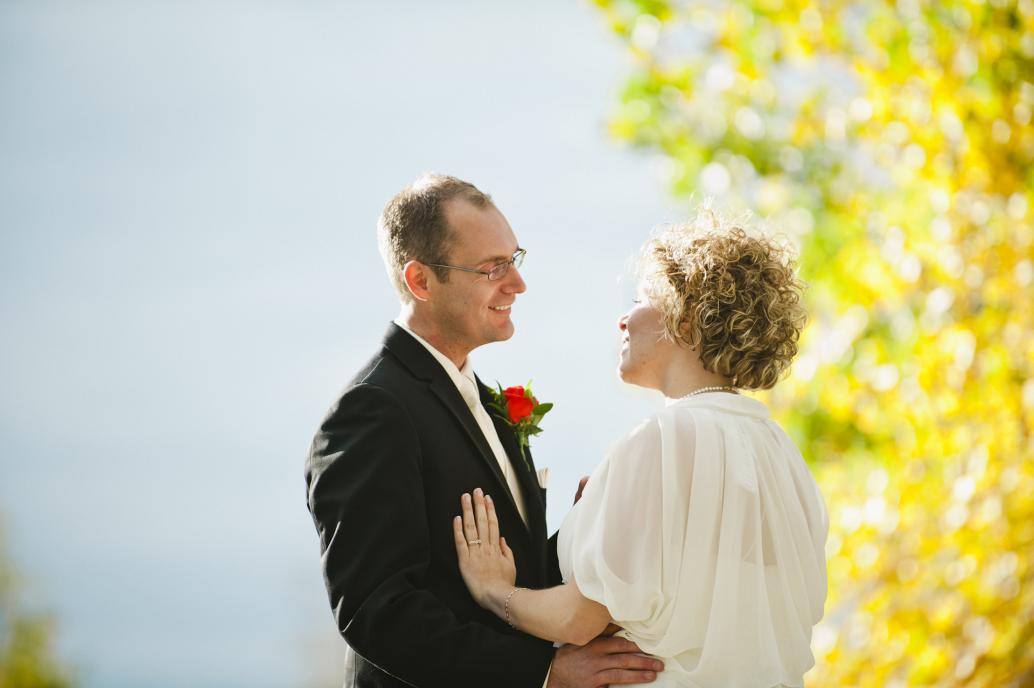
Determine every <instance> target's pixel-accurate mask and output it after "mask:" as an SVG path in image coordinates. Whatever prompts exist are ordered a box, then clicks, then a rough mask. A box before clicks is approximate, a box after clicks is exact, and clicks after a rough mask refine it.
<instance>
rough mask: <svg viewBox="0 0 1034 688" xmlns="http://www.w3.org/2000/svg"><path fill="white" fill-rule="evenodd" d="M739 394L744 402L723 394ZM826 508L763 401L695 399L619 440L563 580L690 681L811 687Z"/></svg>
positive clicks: (578, 508) (570, 549)
mask: <svg viewBox="0 0 1034 688" xmlns="http://www.w3.org/2000/svg"><path fill="white" fill-rule="evenodd" d="M724 396H728V397H734V396H735V395H724ZM827 529H828V518H827V515H826V510H825V505H824V503H823V501H822V498H821V495H820V494H819V492H818V488H817V486H816V485H815V483H814V480H813V479H812V477H811V474H810V472H809V471H808V469H807V466H806V464H805V463H804V461H803V459H802V458H801V456H800V453H799V452H798V451H797V449H796V447H795V446H794V445H793V442H792V441H790V439H789V438H788V437H787V436H786V435H785V433H783V432H782V430H781V429H780V428H779V426H778V425H777V424H776V423H775V422H774V421H772V420H771V419H770V418H769V417H768V414H767V408H765V406H764V405H763V404H761V403H760V402H758V401H756V400H753V399H746V398H743V399H732V400H727V399H723V400H720V403H719V402H715V401H714V400H708V401H706V402H705V401H704V400H694V403H678V404H675V405H672V406H669V407H668V408H666V409H665V410H664V411H662V412H660V413H659V414H657V415H655V416H653V417H651V418H648V419H647V420H646V421H644V422H643V423H641V424H640V425H639V426H637V427H636V428H635V429H634V430H633V431H632V432H631V433H629V434H628V435H627V436H626V437H625V438H623V439H622V440H621V441H619V442H618V443H617V444H616V445H615V446H614V447H613V448H612V449H611V451H610V452H608V454H607V456H606V457H605V459H604V460H603V462H602V463H601V464H600V465H599V466H598V467H597V469H596V470H595V471H594V473H593V474H592V475H591V477H590V479H589V483H588V485H587V486H586V489H585V491H584V493H583V496H582V499H581V500H580V501H579V502H578V504H577V505H575V507H574V508H573V509H572V510H571V512H570V513H569V514H568V516H567V517H566V518H565V520H564V523H563V525H562V526H561V529H560V535H559V541H558V553H559V555H560V564H561V570H562V572H563V574H564V577H565V580H568V581H572V580H573V581H575V582H576V583H577V585H578V588H579V589H580V590H581V592H582V594H583V595H584V596H585V597H587V598H589V599H593V600H595V601H597V602H599V603H600V604H603V605H604V606H606V607H607V609H608V611H610V613H611V617H612V618H613V619H614V621H615V623H617V624H618V625H619V626H621V627H622V628H623V629H624V632H623V634H624V635H626V636H627V637H628V638H630V639H631V640H633V641H635V642H636V643H638V644H639V646H640V647H641V648H642V649H643V651H645V652H648V653H650V654H653V655H656V656H659V657H663V658H671V659H673V660H674V664H673V663H672V662H666V666H668V667H669V668H668V669H666V671H665V673H666V674H667V673H669V670H672V669H673V670H674V672H675V673H674V674H672V678H674V677H675V674H678V675H680V676H682V677H683V678H684V683H680V684H679V685H687V686H722V687H723V688H725V687H735V686H744V687H745V688H746V687H748V686H749V687H752V688H758V687H759V686H760V687H768V686H776V685H787V686H795V685H797V686H799V685H801V684H802V683H801V681H802V677H803V675H804V673H805V672H806V671H807V670H808V669H809V668H810V667H811V666H812V665H813V664H814V659H813V656H812V654H811V650H810V640H811V629H812V626H813V625H814V624H815V623H817V622H818V620H819V619H820V618H821V616H822V612H823V605H824V601H825V595H826V569H825V556H824V546H825V538H826V531H827Z"/></svg>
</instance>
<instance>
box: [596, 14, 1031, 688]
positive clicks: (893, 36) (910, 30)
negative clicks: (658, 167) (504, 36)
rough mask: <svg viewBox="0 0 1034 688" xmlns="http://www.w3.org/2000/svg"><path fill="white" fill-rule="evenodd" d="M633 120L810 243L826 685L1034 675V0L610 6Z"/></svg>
mask: <svg viewBox="0 0 1034 688" xmlns="http://www.w3.org/2000/svg"><path fill="white" fill-rule="evenodd" d="M596 5H597V6H598V7H599V9H600V11H601V13H602V14H603V16H605V18H606V20H607V22H608V24H609V26H610V27H611V28H612V30H613V31H614V32H615V33H616V34H617V35H618V36H619V37H620V38H621V39H622V40H623V42H624V44H625V45H627V47H628V50H629V52H630V54H631V55H632V56H633V58H634V59H635V65H636V67H635V70H634V72H633V73H632V74H631V75H630V76H629V77H628V79H627V82H626V84H625V87H624V91H623V94H622V97H621V101H620V103H618V104H617V105H616V107H615V111H614V113H613V115H612V117H611V119H610V130H611V132H612V134H613V135H614V136H616V137H618V138H619V139H621V140H624V141H626V142H628V143H630V144H631V145H634V146H637V147H641V148H643V149H645V150H648V151H651V152H653V153H654V154H656V155H659V156H660V157H661V158H662V160H663V162H664V165H663V167H664V169H665V170H666V175H667V182H668V184H669V185H670V188H671V190H672V192H673V193H674V194H676V195H677V196H682V197H692V198H694V199H695V200H702V199H704V198H707V197H712V198H714V199H715V203H716V205H719V206H726V207H729V208H732V209H748V210H750V211H753V213H754V214H755V216H756V217H757V218H760V219H761V220H763V221H764V223H765V224H768V225H770V226H771V227H772V228H773V229H775V230H778V231H781V232H783V233H785V234H787V235H788V236H789V237H790V239H791V240H792V241H794V242H795V243H797V244H798V246H799V247H800V250H801V258H802V275H803V277H804V278H805V280H806V281H807V282H808V284H809V292H808V300H809V310H810V313H811V322H810V324H809V326H808V329H807V330H806V332H805V333H804V336H803V338H802V349H801V354H800V356H799V357H798V360H797V361H796V363H795V365H794V368H793V370H792V372H791V374H790V376H789V378H788V379H787V380H786V381H785V382H783V383H781V384H780V385H778V386H777V387H776V388H775V390H773V391H772V392H771V393H770V394H769V399H768V400H769V401H770V403H771V404H772V405H773V406H774V407H775V408H776V409H777V410H778V413H779V414H780V417H781V419H782V420H783V421H784V422H785V424H786V426H787V427H788V428H790V429H791V431H792V433H793V434H794V436H795V439H797V440H798V442H799V443H800V446H801V448H802V451H803V452H804V454H805V455H806V457H807V458H808V459H809V460H810V461H811V463H812V467H813V470H814V471H815V474H816V477H817V479H818V481H819V484H820V486H821V488H822V491H823V494H824V496H825V498H826V500H827V503H828V504H829V507H830V516H831V531H830V537H829V542H828V548H827V553H828V559H829V575H830V596H829V599H828V602H827V606H826V616H825V618H824V620H823V622H822V623H821V624H820V625H819V626H818V627H817V628H816V631H815V635H814V638H813V643H812V644H813V648H814V651H815V655H816V660H817V664H816V666H815V668H814V669H813V670H812V671H811V672H809V674H808V676H807V677H806V679H807V682H808V685H809V686H816V687H817V686H823V687H825V686H830V687H832V686H838V687H840V686H871V687H873V688H894V687H903V686H944V687H948V686H967V687H970V686H972V687H976V686H989V687H990V686H994V687H996V688H998V687H1009V686H1011V687H1015V688H1020V687H1021V686H1032V685H1034V123H1032V113H1034V0H986V1H984V2H978V1H976V0H943V1H938V2H933V1H930V0H899V1H898V2H888V1H886V0H870V1H868V2H857V1H856V2H851V1H848V0H826V1H823V2H807V1H804V0H753V1H745V0H726V1H722V2H717V1H714V0H710V1H702V0H701V1H692V0H687V1H682V2H657V1H651V2H645V1H638V0H625V1H619V0H596Z"/></svg>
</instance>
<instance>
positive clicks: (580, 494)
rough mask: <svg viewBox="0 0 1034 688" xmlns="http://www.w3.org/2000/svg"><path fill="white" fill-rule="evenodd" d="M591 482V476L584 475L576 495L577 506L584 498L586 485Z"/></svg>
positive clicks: (579, 482)
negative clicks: (583, 493)
mask: <svg viewBox="0 0 1034 688" xmlns="http://www.w3.org/2000/svg"><path fill="white" fill-rule="evenodd" d="M588 482H589V476H587V475H583V476H582V479H581V480H579V481H578V491H577V492H575V493H574V503H575V504H577V503H578V500H579V499H581V498H582V492H584V491H585V485H586V483H588Z"/></svg>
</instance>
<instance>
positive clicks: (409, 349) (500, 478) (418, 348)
mask: <svg viewBox="0 0 1034 688" xmlns="http://www.w3.org/2000/svg"><path fill="white" fill-rule="evenodd" d="M384 346H385V347H386V348H387V349H388V350H389V351H391V352H392V353H393V354H394V355H395V357H396V358H398V359H399V361H401V362H402V363H403V365H405V366H406V367H407V368H408V369H409V371H410V372H411V373H412V374H413V375H414V376H415V377H417V378H418V379H421V380H425V381H427V383H428V387H429V388H430V390H431V392H432V393H433V394H434V395H435V396H436V397H438V399H439V400H440V401H441V402H442V404H444V405H445V407H446V408H447V409H449V411H450V413H452V415H453V416H454V417H455V418H456V421H457V422H458V423H459V424H460V426H461V427H462V428H463V431H464V433H465V434H466V435H467V437H468V438H470V441H471V442H473V443H474V446H475V447H477V453H478V454H479V455H480V457H481V460H482V461H484V462H485V464H486V465H487V466H488V469H489V471H491V472H492V475H493V476H495V480H496V483H497V484H496V485H495V486H494V487H491V489H490V486H488V485H484V486H482V488H483V489H484V490H485V491H486V492H488V493H489V494H491V495H500V494H503V495H506V498H507V500H508V501H509V503H510V506H511V507H512V508H513V511H514V514H515V515H517V520H518V521H520V520H521V519H520V515H519V513H520V512H519V511H518V510H517V504H516V502H515V501H514V497H513V495H512V494H510V487H509V485H507V484H506V476H504V475H503V470H502V468H500V467H499V462H498V461H497V460H496V458H495V453H494V452H493V451H492V447H491V446H490V445H489V444H488V440H487V439H485V433H483V432H482V431H481V427H480V426H479V425H478V424H477V421H476V420H474V414H473V413H472V412H471V410H470V409H469V408H467V402H466V401H464V400H463V395H461V394H460V391H459V390H458V389H456V385H455V383H453V381H452V378H450V377H449V374H448V373H446V372H445V369H444V368H442V366H441V364H440V363H438V361H436V360H435V359H434V356H432V355H431V353H430V352H429V351H428V350H427V349H425V348H424V346H423V345H422V344H421V343H420V342H418V341H417V340H415V339H414V338H413V337H412V336H410V335H409V333H408V332H406V331H405V330H403V329H402V328H401V327H399V326H398V325H396V324H395V323H392V324H391V325H389V326H388V332H387V334H386V335H385V337H384ZM479 388H480V390H479V391H480V393H481V395H482V397H481V398H482V401H483V400H484V395H485V393H486V392H485V390H484V387H483V385H480V383H479ZM486 410H488V409H487V408H486ZM493 422H495V423H496V432H497V433H498V434H499V439H500V441H501V442H503V448H504V449H506V453H507V455H508V456H509V457H511V464H513V461H512V457H513V452H512V451H511V449H510V447H509V446H508V445H507V444H506V440H510V441H511V442H512V441H513V432H512V431H510V430H509V428H506V432H505V433H504V432H503V431H501V430H500V429H499V425H498V420H497V419H495V418H493ZM504 427H505V425H504ZM504 437H505V438H506V439H504ZM518 461H520V457H519V456H518ZM521 464H522V467H521V470H525V469H524V468H523V461H522V462H521ZM518 475H521V473H520V472H518ZM521 488H522V489H523V490H524V491H525V493H527V488H526V487H524V483H523V482H521ZM535 498H536V499H537V498H538V494H537V493H536V494H535ZM525 499H526V500H527V499H528V496H527V495H526V496H525ZM539 510H541V509H535V511H539ZM529 518H530V517H529ZM525 534H527V533H525Z"/></svg>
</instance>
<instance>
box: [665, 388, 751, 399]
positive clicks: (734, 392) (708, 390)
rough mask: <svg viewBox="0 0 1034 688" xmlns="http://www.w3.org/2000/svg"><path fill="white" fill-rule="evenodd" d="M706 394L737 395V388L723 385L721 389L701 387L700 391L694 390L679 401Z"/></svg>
mask: <svg viewBox="0 0 1034 688" xmlns="http://www.w3.org/2000/svg"><path fill="white" fill-rule="evenodd" d="M704 392H731V393H732V394H737V392H736V388H735V387H731V386H729V385H722V386H719V387H701V388H700V389H697V390H694V391H692V392H690V393H689V394H686V395H684V396H681V397H679V399H688V398H690V397H694V396H696V395H697V394H703V393H704Z"/></svg>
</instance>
